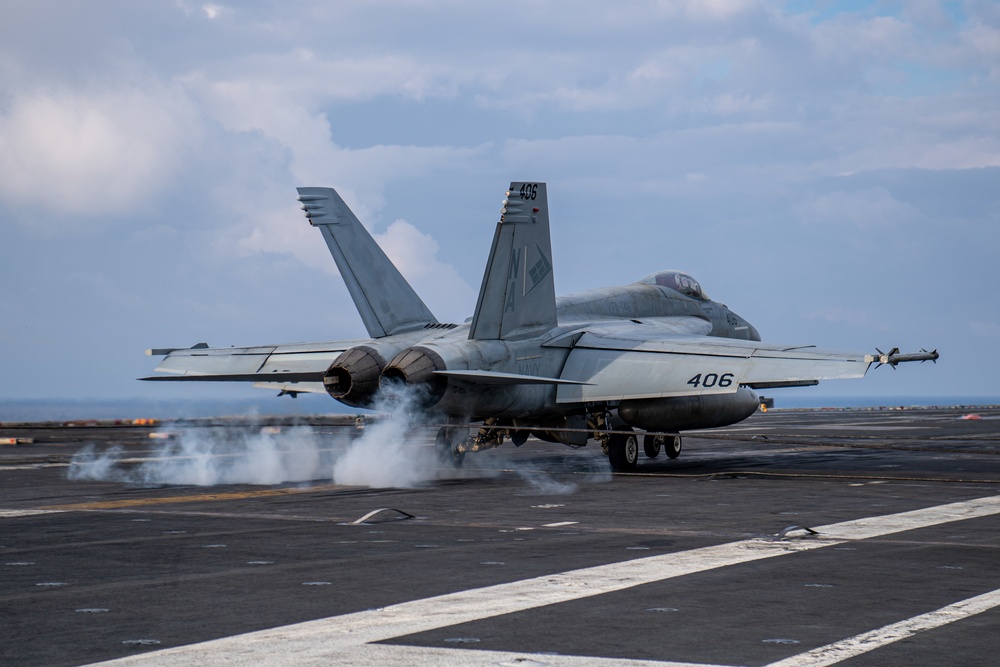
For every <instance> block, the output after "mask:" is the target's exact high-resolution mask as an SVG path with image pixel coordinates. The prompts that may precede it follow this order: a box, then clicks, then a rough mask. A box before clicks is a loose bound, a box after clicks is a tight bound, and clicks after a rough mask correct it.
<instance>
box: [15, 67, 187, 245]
mask: <svg viewBox="0 0 1000 667" xmlns="http://www.w3.org/2000/svg"><path fill="white" fill-rule="evenodd" d="M196 117H197V113H196V110H195V109H194V108H193V107H192V105H191V104H190V101H189V100H188V99H187V98H186V96H185V95H184V94H183V92H181V91H178V90H176V89H173V88H171V87H157V86H154V87H152V88H151V89H148V90H142V89H137V88H129V87H123V88H117V89H114V90H109V91H101V92H96V91H95V92H83V91H73V90H68V89H55V90H51V89H35V90H30V91H22V92H20V93H18V94H17V95H15V97H14V99H13V101H12V102H11V104H10V107H9V108H8V110H7V112H6V113H4V114H3V115H2V116H0V197H2V198H3V200H5V201H6V202H7V203H8V204H11V205H14V206H15V207H23V208H30V209H31V211H33V212H34V214H33V215H30V216H24V217H22V218H21V219H22V220H23V221H24V222H26V223H27V224H29V225H31V226H34V227H37V228H42V229H44V228H49V227H51V226H53V225H56V226H59V227H63V228H65V229H73V228H77V229H78V225H77V224H76V223H75V222H74V221H73V220H72V219H63V220H58V219H57V220H56V221H55V222H54V221H53V219H52V218H51V217H48V216H45V215H41V214H42V213H55V214H57V215H58V216H67V217H68V216H75V215H84V216H98V215H105V214H120V213H123V212H125V211H128V210H137V211H139V212H141V211H142V210H143V209H144V208H145V207H147V206H148V200H149V199H150V198H151V197H153V196H155V195H156V194H157V193H159V192H160V191H162V189H163V188H164V187H165V186H167V185H169V184H170V182H171V181H172V180H173V179H174V177H175V176H176V174H177V172H178V171H179V170H180V169H181V167H182V166H183V161H184V158H185V157H188V150H189V148H190V147H191V146H192V145H194V144H196V143H197V141H198V135H199V128H198V124H197V120H196Z"/></svg>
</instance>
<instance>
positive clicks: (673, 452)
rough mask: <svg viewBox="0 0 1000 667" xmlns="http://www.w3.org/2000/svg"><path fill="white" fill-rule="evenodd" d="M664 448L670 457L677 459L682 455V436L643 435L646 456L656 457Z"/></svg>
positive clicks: (643, 447)
mask: <svg viewBox="0 0 1000 667" xmlns="http://www.w3.org/2000/svg"><path fill="white" fill-rule="evenodd" d="M661 447H662V448H663V450H664V453H666V455H667V458H668V459H676V458H677V457H678V456H680V455H681V436H679V435H649V434H648V433H647V434H646V435H644V436H643V437H642V449H643V451H645V452H646V456H648V457H649V458H651V459H655V458H656V457H657V456H659V455H660V448H661Z"/></svg>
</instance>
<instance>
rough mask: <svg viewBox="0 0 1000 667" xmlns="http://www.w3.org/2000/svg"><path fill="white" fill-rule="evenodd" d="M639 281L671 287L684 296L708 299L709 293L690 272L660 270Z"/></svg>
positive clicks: (701, 299) (702, 299)
mask: <svg viewBox="0 0 1000 667" xmlns="http://www.w3.org/2000/svg"><path fill="white" fill-rule="evenodd" d="M639 282H640V283H646V284H648V285H659V286H660V287H669V288H670V289H672V290H674V291H675V292H680V293H681V294H683V295H684V296H689V297H691V298H692V299H698V300H700V301H708V295H707V294H705V292H704V291H703V290H702V289H701V285H700V284H698V281H697V280H695V279H694V278H692V277H691V276H689V275H688V274H686V273H681V272H680V271H660V272H659V273H654V274H652V275H649V276H646V277H645V278H643V279H642V280H640V281H639Z"/></svg>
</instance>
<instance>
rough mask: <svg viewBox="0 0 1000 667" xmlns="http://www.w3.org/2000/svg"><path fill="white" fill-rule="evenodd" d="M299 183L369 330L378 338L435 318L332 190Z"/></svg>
mask: <svg viewBox="0 0 1000 667" xmlns="http://www.w3.org/2000/svg"><path fill="white" fill-rule="evenodd" d="M297 189H298V192H299V197H298V199H299V201H300V202H301V203H302V210H303V211H305V214H306V217H307V218H309V223H310V224H311V225H313V226H314V227H317V228H319V230H320V231H321V232H322V233H323V238H324V239H325V240H326V244H327V246H328V247H329V248H330V254H331V255H333V259H334V261H335V262H337V268H338V269H339V270H340V275H341V276H342V277H343V278H344V283H345V284H346V285H347V290H348V292H350V294H351V298H352V299H354V305H355V306H357V309H358V313H359V314H360V315H361V320H362V321H363V322H364V324H365V328H366V329H367V330H368V335H369V336H371V337H372V338H382V337H384V336H389V335H392V334H396V333H401V332H404V331H411V330H413V329H419V328H420V327H423V326H425V325H427V324H436V323H437V320H436V319H435V318H434V315H433V314H431V311H430V310H429V309H428V308H427V306H425V305H424V302H423V301H421V299H420V297H419V296H417V293H416V292H414V291H413V288H412V287H410V284H409V283H408V282H406V278H404V277H403V276H402V274H400V272H399V270H398V269H397V268H396V267H395V265H393V263H392V262H391V261H389V258H388V257H386V256H385V253H384V252H382V249H381V248H380V247H379V246H378V244H377V243H375V239H373V238H372V237H371V235H370V234H369V233H368V230H366V229H365V228H364V226H363V225H362V224H361V222H360V221H359V220H358V218H357V216H356V215H354V212H353V211H351V209H350V208H348V206H347V204H345V203H344V200H343V199H342V198H341V196H340V195H339V194H337V191H336V190H334V189H333V188H297Z"/></svg>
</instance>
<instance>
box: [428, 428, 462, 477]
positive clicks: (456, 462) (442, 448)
mask: <svg viewBox="0 0 1000 667" xmlns="http://www.w3.org/2000/svg"><path fill="white" fill-rule="evenodd" d="M459 433H460V432H459V431H456V430H455V429H450V428H442V429H440V430H439V431H438V432H437V437H436V438H435V439H434V450H435V451H436V452H437V456H438V459H440V460H441V463H444V464H445V465H450V466H451V467H453V468H458V467H460V466H461V465H462V461H464V460H465V452H460V451H458V443H459V442H460V440H461V438H459Z"/></svg>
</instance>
